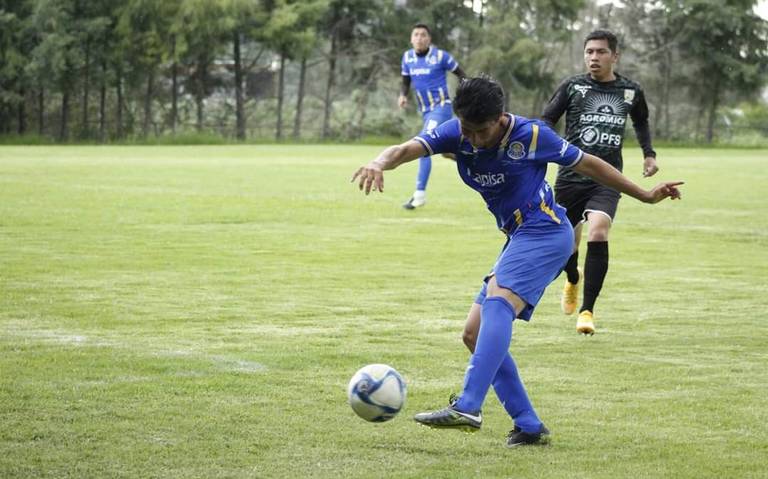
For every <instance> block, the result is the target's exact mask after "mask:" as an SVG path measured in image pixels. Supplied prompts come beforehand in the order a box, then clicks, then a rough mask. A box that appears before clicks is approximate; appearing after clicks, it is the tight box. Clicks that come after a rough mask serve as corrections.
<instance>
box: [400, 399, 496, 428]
mask: <svg viewBox="0 0 768 479" xmlns="http://www.w3.org/2000/svg"><path fill="white" fill-rule="evenodd" d="M456 401H457V398H456V396H454V395H451V399H450V405H449V406H448V407H447V408H444V409H440V410H438V411H429V412H421V413H419V414H417V415H415V416H413V420H414V421H416V422H418V423H419V424H423V425H425V426H429V427H434V428H446V429H461V430H464V431H467V432H475V431H477V430H478V429H480V426H482V425H483V416H482V414H481V413H480V411H477V412H476V413H466V412H462V411H459V410H458V409H455V405H456Z"/></svg>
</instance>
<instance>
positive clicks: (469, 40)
mask: <svg viewBox="0 0 768 479" xmlns="http://www.w3.org/2000/svg"><path fill="white" fill-rule="evenodd" d="M755 3H756V2H755V0H723V1H720V2H711V1H706V0H653V1H637V2H623V3H621V4H619V5H618V6H616V5H613V4H608V5H603V4H598V3H597V2H596V1H594V0H0V134H4V135H40V136H45V137H51V138H55V139H56V140H58V141H71V140H92V141H111V140H121V139H126V138H139V139H145V138H150V137H155V136H173V135H179V134H186V133H190V132H196V133H210V134H214V135H221V136H225V137H230V138H235V139H239V140H245V139H259V138H275V139H277V140H281V139H284V138H313V139H316V138H332V139H354V138H360V137H362V136H365V135H381V136H402V135H408V134H412V133H413V132H414V129H418V118H417V114H416V113H415V112H414V111H411V112H405V113H402V112H398V111H397V108H396V106H395V98H396V96H397V91H398V87H399V82H400V73H399V72H400V70H399V64H400V56H401V55H402V52H403V51H404V50H406V49H408V48H409V47H410V46H409V36H410V29H411V26H412V25H413V24H414V23H417V22H425V23H427V24H429V25H430V27H431V29H432V31H433V34H432V37H433V42H434V43H435V44H437V45H438V46H440V47H441V48H444V49H446V50H448V51H450V52H451V53H452V54H453V55H454V57H456V59H457V60H458V61H459V62H460V63H461V65H462V67H463V68H464V70H465V71H467V72H468V73H469V74H472V75H474V74H477V73H479V72H485V73H488V74H490V75H492V76H494V77H495V78H496V79H497V80H499V81H500V82H501V83H502V85H503V86H504V87H505V89H506V91H507V92H508V96H509V99H508V100H509V103H510V108H511V109H512V110H513V111H515V112H518V113H521V114H524V115H528V116H538V114H539V113H540V112H541V108H542V107H543V105H544V104H545V103H546V101H547V100H548V98H549V96H550V95H551V93H552V92H553V91H554V89H555V87H556V86H557V84H558V82H559V81H560V80H561V79H562V78H564V77H566V76H569V75H572V74H576V73H580V72H582V71H583V65H582V63H581V62H582V54H581V48H582V39H583V37H584V35H585V34H586V33H588V32H589V31H591V30H593V29H596V28H608V29H611V30H613V31H615V32H616V33H617V34H618V35H619V36H620V38H621V54H622V58H621V60H620V64H619V67H618V71H619V72H621V73H623V74H625V75H627V76H629V77H630V78H633V79H635V80H637V81H639V82H640V83H641V84H643V86H644V88H645V90H646V96H647V98H648V101H649V105H650V107H651V113H652V125H653V127H654V133H655V135H656V136H657V137H659V138H666V139H685V140H689V139H703V140H707V141H712V140H713V139H716V138H717V137H719V136H720V137H721V136H723V135H724V134H727V132H729V131H732V129H733V128H734V125H736V124H737V126H743V127H747V128H753V129H754V131H756V132H758V133H759V134H761V135H764V136H768V131H766V128H768V127H766V124H768V122H766V120H768V107H766V105H765V100H761V96H760V95H761V92H762V91H764V89H765V87H766V83H767V78H766V77H767V72H768V26H767V22H766V21H765V20H763V19H761V18H760V17H758V16H757V15H755V13H754V12H753V7H754V4H755Z"/></svg>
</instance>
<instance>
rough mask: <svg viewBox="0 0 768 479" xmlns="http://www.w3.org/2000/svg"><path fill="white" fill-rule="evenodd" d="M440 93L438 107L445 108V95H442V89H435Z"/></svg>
mask: <svg viewBox="0 0 768 479" xmlns="http://www.w3.org/2000/svg"><path fill="white" fill-rule="evenodd" d="M437 90H438V91H439V92H440V106H445V93H443V87H437Z"/></svg>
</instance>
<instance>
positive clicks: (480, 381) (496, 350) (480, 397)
mask: <svg viewBox="0 0 768 479" xmlns="http://www.w3.org/2000/svg"><path fill="white" fill-rule="evenodd" d="M515 316H516V313H515V308H514V307H513V306H512V305H511V304H509V302H508V301H507V300H506V299H504V298H501V297H498V296H494V297H491V298H486V299H485V301H484V302H483V306H482V312H481V318H482V319H481V321H480V332H479V333H478V335H477V345H476V346H475V353H474V354H473V355H472V357H471V358H470V360H469V366H468V367H467V373H466V375H465V376H464V390H463V391H462V393H461V397H460V398H459V400H458V401H457V402H456V409H458V410H459V411H463V412H470V413H471V412H475V411H479V410H480V408H481V406H482V405H483V401H484V400H485V395H486V394H487V393H488V388H489V387H490V386H491V382H492V381H493V379H494V377H495V376H496V372H497V371H498V370H499V367H500V366H501V363H502V362H503V361H504V356H506V355H508V354H509V353H508V350H509V343H510V341H512V321H514V320H515Z"/></svg>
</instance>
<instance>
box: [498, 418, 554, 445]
mask: <svg viewBox="0 0 768 479" xmlns="http://www.w3.org/2000/svg"><path fill="white" fill-rule="evenodd" d="M534 444H539V445H544V444H549V429H547V428H546V427H545V426H544V425H543V424H542V425H541V430H540V431H539V432H536V433H533V432H525V431H523V430H522V429H520V428H519V427H517V426H515V428H514V429H512V430H511V431H509V434H507V447H517V446H530V445H534Z"/></svg>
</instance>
